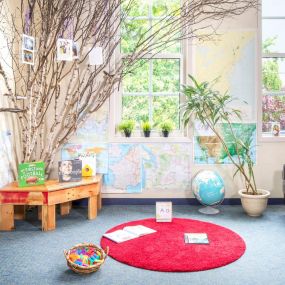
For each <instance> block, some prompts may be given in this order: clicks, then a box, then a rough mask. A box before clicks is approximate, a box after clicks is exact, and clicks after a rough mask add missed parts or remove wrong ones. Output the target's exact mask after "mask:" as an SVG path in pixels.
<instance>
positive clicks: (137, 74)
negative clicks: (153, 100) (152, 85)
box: [123, 60, 149, 92]
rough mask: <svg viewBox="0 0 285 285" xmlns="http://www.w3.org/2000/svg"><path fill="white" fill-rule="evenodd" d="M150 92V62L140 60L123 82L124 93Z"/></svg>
mask: <svg viewBox="0 0 285 285" xmlns="http://www.w3.org/2000/svg"><path fill="white" fill-rule="evenodd" d="M148 91H149V62H147V61H146V60H140V61H138V62H137V64H136V65H135V66H134V69H133V70H131V72H130V73H128V74H127V75H126V76H125V77H124V80H123V92H148Z"/></svg>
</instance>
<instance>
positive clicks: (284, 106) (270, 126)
mask: <svg viewBox="0 0 285 285" xmlns="http://www.w3.org/2000/svg"><path fill="white" fill-rule="evenodd" d="M262 109H263V110H262V111H263V114H262V116H263V120H262V121H263V122H262V131H263V132H265V133H268V134H269V135H271V136H273V135H274V134H273V132H274V125H277V126H278V125H279V128H280V135H285V112H284V110H285V93H284V95H275V96H274V95H266V96H263V99H262ZM276 123H277V124H276Z"/></svg>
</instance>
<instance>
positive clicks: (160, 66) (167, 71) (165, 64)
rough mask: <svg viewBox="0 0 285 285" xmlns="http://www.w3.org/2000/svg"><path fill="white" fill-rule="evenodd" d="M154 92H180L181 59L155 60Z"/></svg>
mask: <svg viewBox="0 0 285 285" xmlns="http://www.w3.org/2000/svg"><path fill="white" fill-rule="evenodd" d="M152 81H153V92H179V90H180V60H179V59H154V60H153V78H152Z"/></svg>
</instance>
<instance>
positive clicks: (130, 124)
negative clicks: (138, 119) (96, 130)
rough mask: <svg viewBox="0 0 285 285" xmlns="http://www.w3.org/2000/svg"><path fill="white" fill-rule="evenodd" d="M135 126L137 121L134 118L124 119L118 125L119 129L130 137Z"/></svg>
mask: <svg viewBox="0 0 285 285" xmlns="http://www.w3.org/2000/svg"><path fill="white" fill-rule="evenodd" d="M134 127H135V122H134V121H133V120H124V121H122V122H121V123H120V124H119V125H118V130H119V131H120V132H124V134H125V136H126V137H130V136H131V134H132V131H133V129H134Z"/></svg>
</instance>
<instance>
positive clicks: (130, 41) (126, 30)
mask: <svg viewBox="0 0 285 285" xmlns="http://www.w3.org/2000/svg"><path fill="white" fill-rule="evenodd" d="M148 30H149V21H148V20H133V21H127V22H126V23H125V24H124V25H123V27H122V31H121V33H122V37H121V38H122V39H121V51H122V53H130V52H133V51H134V50H135V49H136V45H137V44H139V43H142V42H143V40H144V39H146V37H147V35H148V32H147V31H148Z"/></svg>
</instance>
